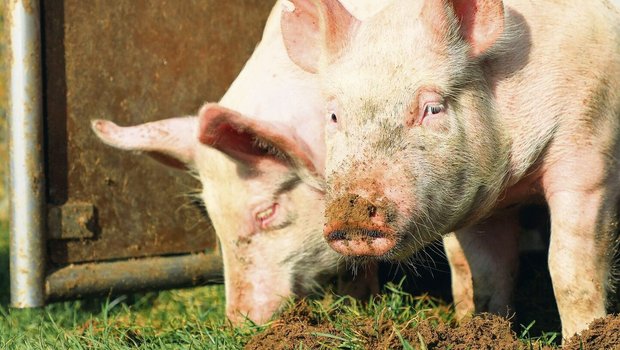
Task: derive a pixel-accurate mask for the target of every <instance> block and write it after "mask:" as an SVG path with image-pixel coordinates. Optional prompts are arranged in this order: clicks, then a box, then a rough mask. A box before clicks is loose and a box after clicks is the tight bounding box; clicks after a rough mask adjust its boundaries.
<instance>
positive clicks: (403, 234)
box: [282, 0, 620, 337]
mask: <svg viewBox="0 0 620 350" xmlns="http://www.w3.org/2000/svg"><path fill="white" fill-rule="evenodd" d="M619 7H620V6H619V5H618V2H617V1H605V0H599V1H588V2H577V1H562V2H560V1H551V0H549V1H538V2H535V3H534V2H531V1H526V0H508V1H503V2H502V1H496V0H489V1H482V0H480V1H469V2H466V1H435V0H396V1H394V2H393V3H392V4H391V5H389V6H387V7H386V8H385V9H383V10H382V11H381V12H380V13H378V14H377V15H376V16H374V17H372V18H370V19H369V20H367V21H359V20H357V19H355V18H354V17H352V16H350V15H349V14H348V13H347V11H346V9H344V8H342V7H341V6H338V4H337V3H336V2H334V1H330V0H325V1H323V2H310V1H304V0H296V1H292V6H290V8H289V9H286V10H284V11H283V17H282V18H283V21H282V28H283V35H284V40H285V44H286V47H287V50H288V53H289V55H290V57H291V58H292V59H293V61H295V62H296V63H297V64H298V65H299V66H300V67H302V68H304V69H305V70H306V71H309V72H312V73H318V76H319V79H320V80H321V84H322V88H323V91H324V94H325V96H326V98H327V100H328V103H327V104H326V109H327V113H326V124H327V126H326V131H325V133H326V134H325V140H326V145H327V149H326V151H327V155H326V160H325V162H326V170H325V172H326V174H325V175H326V178H327V188H326V217H327V224H326V226H325V231H324V235H325V237H326V239H327V240H328V242H329V243H330V245H331V246H332V248H334V249H335V250H336V251H338V252H339V253H341V254H343V255H346V256H354V257H357V256H365V257H368V256H371V257H376V258H383V259H394V260H403V259H407V258H408V257H409V256H411V254H412V253H413V252H415V251H417V250H419V249H420V248H421V247H422V246H424V245H426V244H428V243H430V242H433V241H435V240H438V239H441V238H442V237H444V238H445V242H446V248H447V251H448V252H447V255H448V258H449V260H450V264H451V268H452V272H453V292H454V296H455V302H456V303H457V304H456V307H457V311H458V312H459V313H460V314H465V313H467V312H471V311H492V312H500V313H505V312H506V307H507V306H508V305H510V301H511V300H510V299H511V294H512V287H513V282H514V277H515V274H516V263H517V233H518V229H517V220H516V210H515V205H518V204H521V203H525V202H528V201H540V200H542V201H545V202H546V203H547V204H548V206H549V209H550V214H551V231H552V232H551V240H550V247H549V270H550V273H551V277H552V280H553V287H554V292H555V296H556V300H557V304H558V309H559V311H560V316H561V320H562V334H563V336H564V337H570V336H571V335H572V334H574V333H576V332H579V331H580V330H582V329H584V328H585V327H587V325H588V323H589V322H590V321H592V320H593V319H595V318H598V317H601V316H604V315H605V313H606V302H607V295H608V292H609V291H610V290H611V289H612V287H613V285H612V283H611V282H612V281H613V279H614V278H613V277H614V276H613V270H612V263H613V257H614V252H615V249H616V247H617V237H616V231H617V222H618V221H617V220H618V199H619V195H620V193H619V190H620V188H619V185H620V182H619V176H620V169H619V165H620V164H619V163H618V159H619V157H620V149H619V147H620V145H619V142H618V141H619V140H618V139H619V136H620V133H619V130H620V129H619V126H620V125H619V123H620V10H619ZM316 23H320V25H316ZM302 43H303V44H302Z"/></svg>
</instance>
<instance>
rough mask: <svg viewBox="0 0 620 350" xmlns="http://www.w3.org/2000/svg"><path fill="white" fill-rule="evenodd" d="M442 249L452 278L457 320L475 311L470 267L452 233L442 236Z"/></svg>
mask: <svg viewBox="0 0 620 350" xmlns="http://www.w3.org/2000/svg"><path fill="white" fill-rule="evenodd" d="M443 249H444V250H445V252H446V258H447V259H448V264H449V265H450V277H451V279H452V298H453V299H454V309H455V311H456V318H457V320H461V319H463V318H464V317H465V316H469V315H471V314H473V313H474V312H475V311H476V308H475V306H474V286H473V285H472V277H471V269H470V268H469V263H468V262H467V258H466V257H465V252H463V249H462V248H461V244H460V243H459V240H458V239H457V238H456V235H455V234H454V233H450V234H448V235H446V236H444V237H443Z"/></svg>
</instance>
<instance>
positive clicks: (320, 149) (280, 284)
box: [92, 0, 383, 324]
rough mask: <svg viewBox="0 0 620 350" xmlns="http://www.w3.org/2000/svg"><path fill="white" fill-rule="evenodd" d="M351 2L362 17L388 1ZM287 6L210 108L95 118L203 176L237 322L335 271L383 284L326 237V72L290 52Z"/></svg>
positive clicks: (104, 135)
mask: <svg viewBox="0 0 620 350" xmlns="http://www.w3.org/2000/svg"><path fill="white" fill-rule="evenodd" d="M346 3H347V7H348V8H349V9H350V10H352V11H357V13H358V14H360V15H363V14H365V13H367V14H371V13H373V12H376V11H378V9H379V7H381V6H383V5H382V4H381V2H377V1H374V0H373V1H360V0H355V1H346ZM281 6H282V4H281V3H280V2H279V3H278V4H276V6H275V7H274V10H273V11H272V14H271V15H270V17H269V19H268V21H267V24H266V27H265V31H264V33H263V39H262V41H261V42H260V44H259V45H258V46H257V48H256V50H255V52H254V53H253V55H252V57H251V58H250V60H249V61H248V62H247V63H246V65H245V67H244V68H243V70H242V71H241V73H240V74H239V76H238V77H237V79H236V80H235V81H234V82H233V83H232V85H231V87H230V88H229V90H228V91H227V92H226V94H225V95H224V96H223V97H222V99H221V100H220V102H219V103H218V104H208V105H205V106H204V107H203V108H202V109H201V111H200V112H199V113H198V115H197V116H195V117H185V118H171V119H165V120H160V121H156V122H151V123H145V124H142V125H137V126H133V127H119V126H117V125H115V124H114V123H112V122H109V121H103V120H96V121H93V123H92V128H93V130H94V131H95V133H96V134H97V136H99V138H101V139H102V140H103V141H104V142H105V143H106V144H108V145H111V146H113V147H117V148H120V149H125V150H133V151H142V152H146V153H148V154H149V155H151V156H153V157H154V158H155V159H157V160H159V161H161V162H163V163H164V164H166V165H169V166H174V167H177V168H181V169H184V170H190V171H191V172H192V173H194V174H195V175H197V176H198V177H199V179H200V181H201V183H202V187H203V189H202V194H201V196H200V197H201V199H202V200H203V202H204V204H205V206H206V209H207V211H208V213H209V216H210V218H211V220H212V223H213V226H214V228H215V231H216V234H217V236H218V241H219V243H220V251H221V254H222V258H223V262H224V282H225V287H226V310H227V315H228V317H229V319H230V320H231V321H232V322H233V323H234V324H239V323H242V322H243V321H244V320H245V319H246V318H247V319H250V320H252V321H253V322H255V323H263V322H266V321H268V320H269V318H270V317H271V316H272V315H273V313H274V312H276V311H277V310H278V309H279V308H280V306H281V305H282V304H283V302H284V301H285V300H287V298H290V297H293V296H296V295H301V296H303V295H306V294H309V293H312V292H314V291H316V290H317V289H319V288H320V287H322V286H323V285H324V284H325V283H326V280H327V279H329V278H331V277H334V276H337V277H338V278H339V279H340V281H341V283H340V284H339V286H338V290H339V291H342V292H343V293H344V292H346V293H347V294H350V295H352V296H354V297H358V298H363V297H366V296H367V295H368V294H370V293H376V292H377V288H378V281H377V276H376V275H375V271H374V270H373V269H372V268H371V269H369V270H368V271H367V274H365V275H362V274H360V275H358V278H356V279H351V278H350V277H348V276H346V275H348V271H347V270H346V268H345V267H344V266H342V264H341V263H340V259H339V256H338V255H337V254H336V253H335V252H333V251H331V250H330V249H329V247H328V246H327V245H326V244H325V242H324V241H323V240H322V238H321V234H320V231H321V228H322V226H323V221H324V216H323V203H324V202H323V197H324V193H323V191H322V188H321V186H322V184H323V182H324V180H323V177H322V172H323V169H324V162H325V150H324V141H323V124H324V118H323V105H324V103H325V100H324V98H323V96H322V95H321V94H320V91H319V88H318V81H317V78H316V76H314V75H313V74H310V73H307V72H304V71H303V70H301V69H299V68H298V67H297V66H296V65H295V64H294V63H293V62H291V61H290V59H289V58H288V56H287V55H286V52H285V49H284V44H283V42H282V35H281V31H280V11H281ZM256 140H262V141H264V142H263V143H261V142H258V143H257V142H256ZM302 179H303V180H302Z"/></svg>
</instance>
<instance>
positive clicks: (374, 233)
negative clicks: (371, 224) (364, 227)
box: [366, 230, 385, 238]
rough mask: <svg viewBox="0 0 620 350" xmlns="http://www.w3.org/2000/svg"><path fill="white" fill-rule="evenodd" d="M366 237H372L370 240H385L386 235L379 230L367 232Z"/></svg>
mask: <svg viewBox="0 0 620 350" xmlns="http://www.w3.org/2000/svg"><path fill="white" fill-rule="evenodd" d="M366 235H367V236H368V237H370V238H383V237H385V235H384V234H383V233H382V232H381V231H377V230H372V231H367V232H366Z"/></svg>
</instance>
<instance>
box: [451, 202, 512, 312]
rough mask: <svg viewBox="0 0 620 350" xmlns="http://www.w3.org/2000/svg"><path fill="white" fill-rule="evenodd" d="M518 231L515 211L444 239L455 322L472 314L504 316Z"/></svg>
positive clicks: (498, 214) (506, 308) (501, 213)
mask: <svg viewBox="0 0 620 350" xmlns="http://www.w3.org/2000/svg"><path fill="white" fill-rule="evenodd" d="M518 231H519V225H518V220H517V211H516V209H510V210H504V211H500V212H498V213H497V214H495V215H493V216H492V217H490V218H488V219H487V220H485V221H483V222H481V223H479V224H477V225H474V226H471V227H468V228H465V229H462V230H459V231H457V232H455V233H454V234H450V235H448V236H446V238H445V239H444V244H445V243H447V245H445V249H446V255H447V257H448V261H449V263H450V270H451V273H452V293H453V296H454V303H455V308H456V313H457V317H458V318H462V317H464V316H466V315H468V314H471V313H472V312H473V311H475V312H492V313H496V314H501V315H506V314H507V313H508V311H509V307H510V305H511V303H512V291H513V286H514V281H515V277H516V272H517V266H518V259H519V256H518V254H519V251H518Z"/></svg>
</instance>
